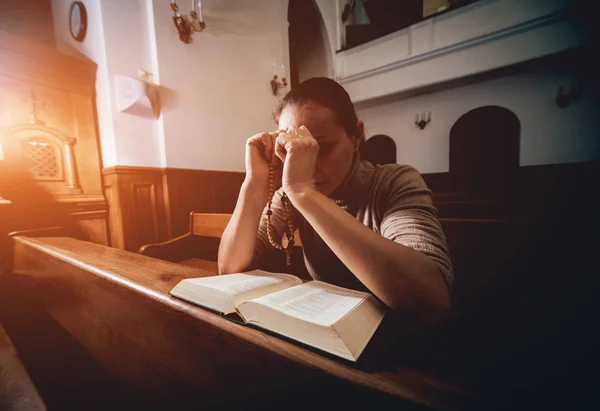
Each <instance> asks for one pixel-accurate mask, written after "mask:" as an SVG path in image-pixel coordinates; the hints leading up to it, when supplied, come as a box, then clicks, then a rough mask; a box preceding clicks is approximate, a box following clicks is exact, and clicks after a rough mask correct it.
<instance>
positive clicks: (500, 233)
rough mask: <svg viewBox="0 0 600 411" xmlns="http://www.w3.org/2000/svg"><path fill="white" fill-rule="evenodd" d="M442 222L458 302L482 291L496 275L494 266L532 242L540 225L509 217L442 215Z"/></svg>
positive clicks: (454, 292)
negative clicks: (453, 273) (443, 216)
mask: <svg viewBox="0 0 600 411" xmlns="http://www.w3.org/2000/svg"><path fill="white" fill-rule="evenodd" d="M439 221H440V224H441V225H442V229H443V230H444V235H445V236H446V241H447V243H448V248H449V251H450V256H451V258H452V263H453V265H454V272H455V275H454V277H455V278H454V287H453V299H454V301H457V302H460V300H463V299H465V298H469V297H470V296H471V295H472V294H475V293H477V292H478V291H479V290H481V289H482V287H483V286H484V285H485V284H486V282H488V281H489V280H490V276H491V275H493V273H494V271H495V270H494V269H493V268H494V267H497V266H498V264H502V263H505V262H508V261H511V260H512V259H513V258H514V256H516V255H517V254H518V250H519V249H520V248H521V247H523V246H524V245H525V244H526V243H527V242H528V241H531V240H530V237H531V236H532V235H533V233H535V231H536V230H537V228H538V226H539V223H534V222H530V221H518V220H508V219H485V218H439ZM514 263H515V264H516V263H517V262H516V261H515V262H514ZM522 264H526V262H522Z"/></svg>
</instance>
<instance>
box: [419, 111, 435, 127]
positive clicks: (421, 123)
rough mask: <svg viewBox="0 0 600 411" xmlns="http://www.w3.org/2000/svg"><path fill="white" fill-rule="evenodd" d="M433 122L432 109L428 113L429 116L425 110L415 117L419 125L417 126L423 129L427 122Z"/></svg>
mask: <svg viewBox="0 0 600 411" xmlns="http://www.w3.org/2000/svg"><path fill="white" fill-rule="evenodd" d="M430 122H431V111H429V112H428V113H427V116H425V112H423V113H420V114H419V113H417V115H416V117H415V125H417V127H419V128H420V129H421V130H423V129H424V128H425V127H426V126H427V124H429V123H430Z"/></svg>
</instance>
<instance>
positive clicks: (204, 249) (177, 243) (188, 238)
mask: <svg viewBox="0 0 600 411" xmlns="http://www.w3.org/2000/svg"><path fill="white" fill-rule="evenodd" d="M220 242H221V239H219V238H212V237H202V236H198V235H192V234H189V233H188V234H184V235H182V236H180V237H176V238H173V239H172V240H169V241H165V242H162V243H158V244H148V245H143V246H142V247H140V249H139V253H140V254H142V255H145V256H148V257H154V258H159V259H161V260H166V261H172V262H180V261H183V260H187V259H190V258H200V259H203V260H209V261H217V257H218V253H219V243H220Z"/></svg>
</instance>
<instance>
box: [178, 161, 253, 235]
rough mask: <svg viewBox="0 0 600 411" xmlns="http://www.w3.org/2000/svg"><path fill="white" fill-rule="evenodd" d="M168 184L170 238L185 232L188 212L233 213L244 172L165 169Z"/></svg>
mask: <svg viewBox="0 0 600 411" xmlns="http://www.w3.org/2000/svg"><path fill="white" fill-rule="evenodd" d="M166 173H167V187H168V198H169V204H170V212H171V220H172V230H173V231H172V233H171V235H172V237H176V236H178V235H181V234H184V233H186V232H187V231H188V226H189V224H188V222H189V214H190V212H191V211H196V212H199V213H232V212H233V210H234V208H235V204H236V202H237V197H238V194H239V191H240V187H241V185H242V182H243V181H244V177H245V174H244V173H240V172H228V171H214V170H188V169H176V168H168V169H167V170H166Z"/></svg>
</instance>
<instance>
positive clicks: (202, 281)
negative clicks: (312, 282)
mask: <svg viewBox="0 0 600 411" xmlns="http://www.w3.org/2000/svg"><path fill="white" fill-rule="evenodd" d="M300 283H302V281H301V280H300V279H299V278H298V277H296V276H293V275H290V274H280V273H269V272H266V271H262V270H253V271H249V272H247V273H238V274H227V275H219V276H214V277H204V278H199V279H196V280H195V284H198V285H202V286H204V287H208V288H212V289H215V290H219V291H221V292H223V293H225V294H227V295H229V296H231V297H232V298H233V300H234V302H235V305H236V306H237V305H238V304H241V303H242V302H244V301H247V300H250V299H252V298H256V297H258V296H260V295H263V294H265V293H269V292H274V291H278V290H280V289H281V288H285V287H288V286H292V285H294V284H300Z"/></svg>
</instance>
